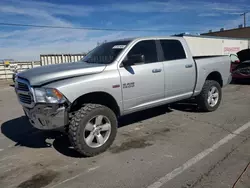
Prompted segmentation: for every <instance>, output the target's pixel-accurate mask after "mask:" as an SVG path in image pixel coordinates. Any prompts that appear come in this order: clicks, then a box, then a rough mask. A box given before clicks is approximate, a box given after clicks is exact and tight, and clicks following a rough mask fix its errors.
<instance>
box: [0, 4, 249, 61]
mask: <svg viewBox="0 0 250 188" xmlns="http://www.w3.org/2000/svg"><path fill="white" fill-rule="evenodd" d="M244 11H250V1H249V0H213V1H205V0H191V1H189V0H165V1H163V0H152V1H145V0H144V1H143V0H134V1H132V0H126V1H118V0H105V1H103V0H102V1H101V0H94V1H90V0H89V1H87V0H85V1H80V0H50V1H49V0H33V1H32V0H0V20H1V21H0V22H6V23H20V24H37V25H53V26H69V27H101V28H115V29H123V28H125V29H141V30H150V29H154V30H165V31H158V32H148V31H136V32H135V31H133V32H128V31H126V32H125V31H90V30H67V29H49V28H32V27H11V26H0V59H4V58H11V59H15V60H39V55H40V54H46V53H81V52H86V51H88V50H90V49H92V48H93V47H95V46H96V44H97V42H102V41H104V40H107V41H109V40H112V39H117V38H126V37H134V36H151V35H172V34H176V33H181V32H189V33H191V34H196V33H203V32H207V31H208V30H209V29H212V30H219V29H220V28H222V27H224V28H227V29H229V28H234V27H237V26H238V25H239V24H242V23H243V18H242V17H241V16H239V13H242V12H244ZM247 17H248V19H247V20H248V21H247V24H248V25H250V14H248V16H247Z"/></svg>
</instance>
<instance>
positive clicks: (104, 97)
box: [70, 92, 120, 116]
mask: <svg viewBox="0 0 250 188" xmlns="http://www.w3.org/2000/svg"><path fill="white" fill-rule="evenodd" d="M85 103H94V104H101V105H104V106H107V107H109V108H110V109H111V110H113V112H114V113H115V114H116V116H119V115H120V108H119V106H118V104H117V102H116V100H115V99H114V97H113V96H111V95H110V94H108V93H105V92H93V93H88V94H85V95H82V96H81V97H79V98H77V99H76V100H75V101H74V102H73V103H72V105H71V107H70V112H74V111H77V110H79V109H80V108H81V107H82V105H83V104H85Z"/></svg>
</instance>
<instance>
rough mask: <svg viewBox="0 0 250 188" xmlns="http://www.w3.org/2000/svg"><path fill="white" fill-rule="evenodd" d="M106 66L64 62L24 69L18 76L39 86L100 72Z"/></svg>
mask: <svg viewBox="0 0 250 188" xmlns="http://www.w3.org/2000/svg"><path fill="white" fill-rule="evenodd" d="M105 67H106V66H105V65H103V64H92V63H86V62H73V63H62V64H54V65H46V66H41V67H36V68H32V69H29V70H26V71H22V72H20V73H18V77H19V78H23V79H26V80H28V81H29V83H30V85H32V86H39V85H43V84H46V83H48V82H52V81H56V80H61V79H66V78H71V77H76V76H84V75H89V74H96V73H100V72H102V71H103V70H104V69H105Z"/></svg>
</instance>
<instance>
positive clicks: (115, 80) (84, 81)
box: [45, 71, 123, 109]
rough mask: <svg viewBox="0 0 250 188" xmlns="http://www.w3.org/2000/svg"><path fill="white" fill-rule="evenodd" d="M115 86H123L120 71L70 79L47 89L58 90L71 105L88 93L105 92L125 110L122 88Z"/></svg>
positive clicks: (55, 83)
mask: <svg viewBox="0 0 250 188" xmlns="http://www.w3.org/2000/svg"><path fill="white" fill-rule="evenodd" d="M114 85H116V86H117V85H119V86H120V85H121V84H120V75H119V73H118V71H112V72H110V71H108V72H102V73H100V74H94V75H87V76H82V77H75V78H69V79H66V80H61V81H57V82H53V83H50V84H48V85H46V86H45V87H51V88H56V89H58V90H59V91H60V92H61V93H62V94H63V95H64V96H65V97H66V98H67V99H68V100H69V102H71V103H73V102H74V101H75V100H76V99H77V98H79V97H80V96H82V95H85V94H88V93H93V92H105V93H107V94H109V95H111V96H112V97H113V98H114V99H115V100H116V102H117V104H118V106H119V107H120V109H123V104H122V89H121V86H120V87H113V86H114Z"/></svg>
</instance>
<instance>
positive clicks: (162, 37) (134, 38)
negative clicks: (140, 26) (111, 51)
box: [112, 36, 183, 42]
mask: <svg viewBox="0 0 250 188" xmlns="http://www.w3.org/2000/svg"><path fill="white" fill-rule="evenodd" d="M146 39H179V40H180V39H183V37H178V36H143V37H133V38H123V39H116V40H113V41H112V42H115V41H117V42H119V41H133V40H146Z"/></svg>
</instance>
